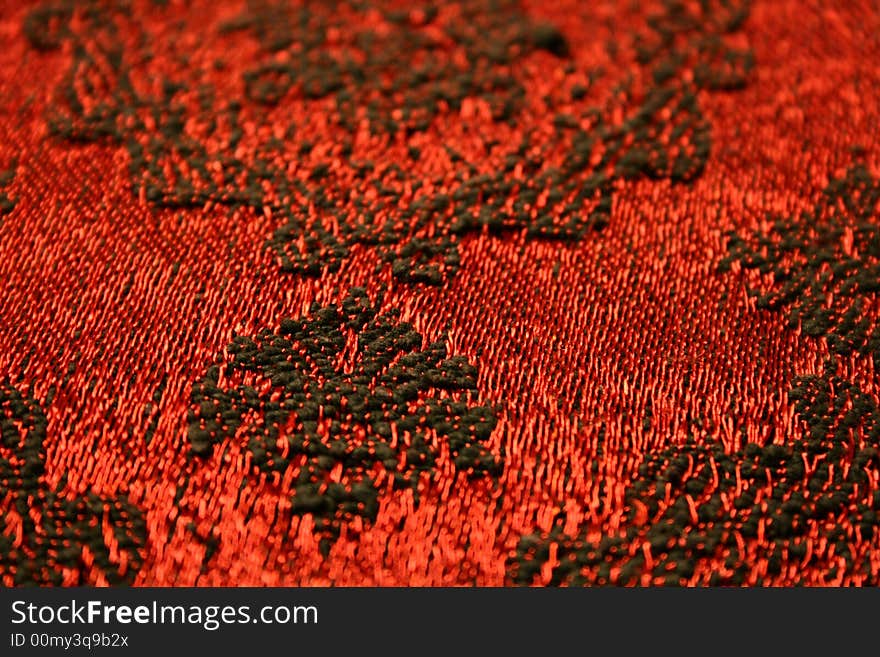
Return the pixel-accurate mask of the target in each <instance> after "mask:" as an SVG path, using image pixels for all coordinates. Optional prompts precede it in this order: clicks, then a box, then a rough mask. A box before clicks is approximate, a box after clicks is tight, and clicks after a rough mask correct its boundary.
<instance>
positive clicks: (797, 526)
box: [510, 364, 880, 586]
mask: <svg viewBox="0 0 880 657" xmlns="http://www.w3.org/2000/svg"><path fill="white" fill-rule="evenodd" d="M789 394H790V399H791V401H792V402H793V403H794V405H795V409H796V411H797V413H798V415H799V417H800V419H801V422H802V424H803V427H804V435H803V437H802V438H800V439H798V440H796V441H795V442H794V443H792V444H790V445H781V444H770V445H757V444H754V443H750V444H748V445H746V446H745V448H744V449H743V450H739V451H737V452H736V453H733V454H729V453H727V452H726V451H725V449H724V447H723V446H722V445H720V444H712V445H698V444H695V443H688V444H686V445H682V446H672V447H668V448H666V449H664V450H662V451H661V452H659V453H657V454H652V455H649V456H648V457H647V458H646V459H645V461H644V463H643V464H642V465H641V466H640V468H639V472H638V478H637V480H636V481H635V483H633V484H632V486H631V487H630V489H629V490H628V492H627V495H626V519H625V523H624V524H625V525H626V529H625V530H622V531H621V532H620V534H619V535H606V536H604V537H602V539H601V540H599V541H597V542H592V541H590V540H589V539H588V538H587V530H586V529H585V530H584V531H582V532H581V533H580V534H578V535H576V536H567V535H565V534H564V532H563V530H562V529H561V527H560V526H559V525H557V526H554V528H553V529H552V530H551V531H550V532H549V533H548V534H544V535H537V534H536V535H531V536H526V537H523V538H522V539H521V540H520V542H519V545H518V546H517V549H516V553H515V556H514V557H513V558H512V560H511V570H510V574H511V577H512V579H513V581H515V582H516V583H519V584H529V583H531V582H533V580H534V578H535V576H536V575H537V574H538V573H539V572H540V570H541V568H542V567H544V565H545V564H546V563H547V562H548V561H549V559H550V556H551V546H554V545H555V549H556V559H557V563H556V564H555V565H553V566H552V578H551V581H550V584H551V585H557V586H558V585H569V586H584V585H592V584H608V583H614V584H640V583H647V584H666V585H676V586H677V585H680V584H683V583H685V582H688V581H689V580H690V578H691V577H693V575H694V573H695V566H696V565H697V564H698V563H700V562H701V561H702V562H704V563H712V564H713V565H714V566H715V568H714V571H713V572H712V574H711V576H710V577H709V578H708V580H707V581H703V582H701V583H702V584H710V585H742V584H744V583H747V577H748V575H749V573H750V570H751V569H752V567H753V564H754V563H755V562H756V561H757V560H758V559H759V558H763V559H766V563H767V569H766V574H765V575H763V576H760V577H758V578H757V582H756V583H757V585H761V584H763V583H765V582H766V581H769V579H771V578H772V577H773V576H775V575H779V574H780V572H781V571H782V568H783V565H784V564H790V563H797V564H799V565H800V566H801V567H803V568H809V569H810V570H815V569H817V568H821V569H824V571H825V574H826V577H827V581H828V582H832V581H833V580H834V578H835V577H837V576H838V575H839V570H840V569H844V570H845V571H846V572H847V573H859V574H861V575H863V576H864V578H865V582H866V583H868V584H874V585H876V584H878V582H880V580H878V574H877V573H874V574H873V575H872V573H871V566H870V564H869V563H868V559H867V558H866V556H865V555H864V554H856V553H854V551H853V547H852V543H851V542H850V539H852V538H854V535H853V532H855V533H858V534H859V537H860V538H861V539H864V540H866V541H867V540H869V539H870V538H871V537H872V536H873V535H874V532H875V531H876V527H877V521H878V513H880V491H877V490H873V491H872V486H871V484H870V481H871V477H870V476H869V474H871V475H872V476H873V477H876V476H877V472H878V469H880V456H878V454H880V452H878V449H880V409H878V406H877V403H876V401H875V400H874V398H873V397H872V396H870V395H868V394H865V393H864V392H863V391H862V390H861V389H860V388H859V387H858V386H857V385H854V384H851V383H848V382H846V381H844V380H841V379H840V378H839V377H837V376H836V375H835V374H834V373H833V365H831V364H829V366H828V369H827V370H826V372H825V373H824V374H823V375H822V376H809V377H802V378H799V379H797V380H796V381H795V387H794V388H793V389H792V390H791V392H790V393H789ZM761 535H762V536H763V537H764V539H765V540H764V542H763V545H764V546H765V547H760V548H758V549H759V550H761V552H760V553H758V554H749V553H747V552H745V551H744V549H745V543H744V540H745V539H751V538H755V537H758V536H761ZM808 537H812V538H813V541H812V542H813V544H814V545H816V546H820V545H822V544H823V540H824V542H825V547H824V548H818V547H817V548H816V549H815V550H812V549H810V548H808V542H807V540H806V539H807V538H808ZM768 541H769V542H770V545H772V547H770V548H767V547H766V545H767V542H768ZM801 572H802V571H800V570H799V569H794V571H791V572H789V573H788V576H789V579H786V583H787V584H791V585H797V584H798V583H801ZM645 575H646V576H647V582H645V581H644V580H643V579H642V577H643V576H645Z"/></svg>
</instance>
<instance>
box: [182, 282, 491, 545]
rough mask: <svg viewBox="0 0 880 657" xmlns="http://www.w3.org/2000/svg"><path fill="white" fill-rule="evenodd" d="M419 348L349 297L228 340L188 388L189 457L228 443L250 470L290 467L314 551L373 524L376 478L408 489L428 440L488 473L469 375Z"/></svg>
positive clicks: (459, 364)
mask: <svg viewBox="0 0 880 657" xmlns="http://www.w3.org/2000/svg"><path fill="white" fill-rule="evenodd" d="M422 342H423V341H422V336H421V335H419V333H417V332H416V331H415V330H413V328H412V326H411V325H409V324H407V323H404V322H399V321H397V314H396V313H394V312H388V313H383V314H380V313H379V312H378V310H377V309H376V308H375V307H374V306H373V305H372V304H371V303H370V301H369V300H368V298H367V297H366V294H365V293H364V292H363V290H359V289H355V290H353V291H352V293H351V294H350V295H349V296H348V297H346V298H345V300H344V301H342V303H341V304H339V305H328V306H324V307H320V306H317V305H316V306H313V308H312V309H311V313H310V315H309V317H306V318H301V319H297V320H291V319H286V320H283V321H282V322H281V327H280V329H279V330H278V331H277V332H273V331H270V330H263V331H261V332H260V333H258V334H257V335H256V336H254V337H252V338H251V337H238V338H236V339H235V341H234V342H233V343H231V344H230V345H229V346H228V347H227V348H226V355H225V357H224V358H221V359H220V361H219V362H218V363H217V364H215V365H213V366H212V367H211V368H210V369H209V370H208V372H207V374H206V375H205V377H204V378H202V379H201V380H200V381H198V382H197V383H196V384H194V385H193V388H192V397H191V399H192V409H191V411H190V414H189V417H188V422H189V430H188V440H189V443H190V446H191V448H192V451H193V452H194V453H196V454H200V455H206V454H210V453H211V452H212V450H213V447H214V445H216V444H217V443H220V442H222V441H223V440H225V439H228V438H235V439H238V440H242V441H243V442H245V443H246V444H247V448H248V450H249V452H250V455H251V458H252V463H253V466H254V467H255V468H256V469H257V470H259V471H262V472H268V473H271V472H279V473H282V474H283V473H285V472H288V471H290V470H292V471H293V481H294V484H295V490H294V493H293V498H292V499H293V512H294V513H296V514H311V515H312V516H313V518H314V519H315V521H316V528H317V530H318V531H319V533H320V534H321V536H322V548H323V549H324V550H325V551H326V550H327V549H329V545H330V541H331V540H332V539H333V538H335V536H336V535H338V531H339V525H340V523H341V522H345V521H347V520H349V519H351V518H353V517H355V516H360V517H362V518H364V519H366V520H372V519H374V518H375V516H376V514H377V512H378V510H379V497H380V494H381V492H382V490H385V489H387V487H388V485H385V484H381V483H380V481H381V480H385V481H386V482H388V484H389V485H390V486H391V487H396V488H399V487H411V488H413V490H415V487H416V485H417V483H418V481H419V476H420V475H421V474H422V473H431V472H432V471H433V469H434V467H435V463H436V461H437V459H438V456H439V455H440V451H441V450H442V449H443V446H441V444H440V441H443V442H444V443H445V446H446V448H448V450H449V453H450V455H451V457H452V460H453V462H454V464H455V467H456V469H457V470H459V471H461V472H466V473H468V475H470V476H473V477H479V476H484V475H490V476H497V475H498V474H500V471H501V468H502V461H501V459H499V458H497V457H495V456H494V455H493V454H492V453H491V452H490V451H489V449H488V448H487V446H486V441H487V440H488V439H489V437H490V435H491V433H492V430H493V428H494V427H495V423H496V418H495V414H494V412H493V410H492V409H491V408H489V407H487V406H480V405H476V403H475V398H476V375H477V372H476V370H475V368H474V367H473V366H471V365H470V364H468V362H467V361H466V360H465V359H464V358H461V357H448V356H447V353H446V348H445V346H444V345H443V343H433V344H429V345H427V346H423V344H422Z"/></svg>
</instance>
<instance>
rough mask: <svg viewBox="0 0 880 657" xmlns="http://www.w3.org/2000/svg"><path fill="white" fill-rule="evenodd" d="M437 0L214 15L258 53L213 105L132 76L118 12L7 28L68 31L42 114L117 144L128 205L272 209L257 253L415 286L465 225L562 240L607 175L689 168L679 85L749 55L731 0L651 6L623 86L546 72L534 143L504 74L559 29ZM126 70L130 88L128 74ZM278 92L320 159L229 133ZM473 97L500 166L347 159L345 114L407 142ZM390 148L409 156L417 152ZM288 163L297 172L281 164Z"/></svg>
mask: <svg viewBox="0 0 880 657" xmlns="http://www.w3.org/2000/svg"><path fill="white" fill-rule="evenodd" d="M455 6H456V9H457V10H456V11H455V12H440V11H438V9H439V5H438V6H435V5H432V4H425V5H424V6H423V7H421V8H420V9H416V10H413V11H409V12H401V11H399V10H396V9H394V8H393V7H391V6H387V7H386V6H385V3H383V2H381V1H377V2H374V3H360V2H354V1H353V2H350V3H338V4H332V5H328V4H326V3H321V2H306V3H302V4H299V5H297V6H296V7H288V6H286V5H284V4H281V3H276V2H269V1H266V0H255V1H253V2H250V3H249V4H248V8H247V11H246V12H245V13H244V14H242V15H241V16H239V17H237V18H235V19H233V20H230V21H227V22H225V23H223V24H222V25H221V26H220V31H221V32H222V33H225V34H227V35H233V34H237V33H247V34H250V35H253V37H254V38H256V40H257V41H258V42H259V44H260V46H261V48H262V51H263V56H264V59H262V60H260V62H259V63H258V64H257V65H256V66H255V67H253V68H252V69H250V70H248V71H246V72H244V74H243V80H242V82H243V84H242V94H241V96H240V97H229V96H228V91H225V92H224V95H223V97H222V98H221V97H220V95H219V94H218V91H217V89H216V88H215V87H214V86H213V85H212V84H211V83H210V82H208V81H207V77H209V76H208V74H207V73H206V72H205V71H198V70H195V71H187V72H181V74H180V77H179V79H169V77H167V75H168V74H167V72H163V73H161V74H159V73H151V72H150V69H149V62H151V61H152V59H153V54H154V53H153V52H152V50H148V49H147V46H146V44H147V43H149V42H150V39H149V38H148V36H147V35H144V36H143V38H142V39H141V42H142V49H141V50H138V49H137V48H136V47H135V44H134V42H132V40H131V39H129V40H127V41H126V42H125V44H124V45H123V40H122V38H121V36H120V25H121V24H123V23H130V22H132V21H135V19H136V17H135V16H133V15H132V12H130V11H128V12H127V11H116V12H113V11H109V10H107V9H106V8H105V7H104V6H103V5H100V4H99V3H97V2H87V3H85V4H84V5H82V7H79V6H74V4H73V3H71V2H67V3H64V2H62V3H61V4H60V5H53V6H52V8H51V9H46V8H43V9H38V10H35V11H34V12H32V13H31V14H30V15H29V16H28V18H27V20H26V21H25V33H26V34H27V35H28V37H29V38H30V40H31V42H32V43H33V44H34V46H35V47H36V48H38V49H42V50H45V49H51V48H55V47H57V46H58V45H59V44H60V43H61V42H62V41H63V40H64V39H70V40H72V41H73V42H74V45H75V48H74V63H73V66H72V68H71V69H70V71H69V73H68V75H67V77H66V78H65V80H64V82H63V83H62V84H61V85H60V87H59V89H58V93H57V97H56V102H55V106H54V110H53V112H52V114H51V115H50V117H49V122H50V126H51V128H52V129H53V131H54V132H55V133H56V134H57V135H58V136H60V137H64V138H68V139H73V140H94V139H111V140H114V141H116V142H119V143H121V144H124V145H125V146H126V148H127V150H128V154H129V157H130V162H131V174H132V187H133V191H134V193H136V194H138V195H140V196H142V197H143V198H144V199H145V200H147V201H150V202H152V203H155V204H156V205H159V206H168V207H203V206H205V205H206V204H209V203H210V204H213V205H219V206H228V207H249V208H253V209H254V210H257V211H260V212H266V211H269V212H271V213H272V216H273V217H277V218H278V220H279V222H280V227H279V228H278V229H277V230H276V231H275V232H274V234H273V235H272V236H271V237H270V238H269V240H268V244H267V245H268V248H270V249H271V250H272V251H273V252H274V253H275V254H276V256H277V258H278V261H279V264H280V266H281V267H282V268H283V269H284V270H285V271H291V272H296V273H299V274H306V275H316V274H318V273H320V272H321V271H324V270H325V269H329V270H334V269H336V268H338V267H339V266H340V263H341V261H342V260H343V259H344V258H345V257H346V255H347V254H348V253H349V251H350V250H351V248H352V247H354V246H356V245H367V246H369V247H371V248H374V249H375V250H376V251H377V252H378V254H379V255H380V257H381V259H382V261H383V262H385V263H388V264H389V265H390V267H391V269H392V271H393V273H394V275H395V276H396V277H397V278H399V279H400V280H403V281H406V282H410V283H428V284H439V283H442V282H443V281H444V280H446V278H447V277H448V276H450V275H452V274H454V273H455V271H456V270H457V269H458V267H459V266H460V256H459V248H458V244H459V242H460V240H461V239H462V238H463V237H464V236H466V235H470V234H474V233H478V232H481V231H484V230H485V231H489V232H490V233H500V232H505V231H525V232H526V233H527V234H528V235H529V236H530V237H533V238H536V239H553V240H576V239H580V238H582V237H584V236H585V235H586V234H587V233H588V232H589V231H592V230H598V229H601V228H603V227H604V226H605V225H606V224H607V223H608V221H609V219H610V214H611V209H612V204H613V192H614V190H615V189H616V187H617V186H619V184H620V183H621V182H622V181H624V180H628V179H633V178H638V177H643V176H647V177H650V178H658V179H659V178H663V179H670V180H672V181H673V182H686V181H690V180H693V179H694V178H695V177H697V176H699V175H700V173H701V172H702V170H703V168H704V166H705V164H706V161H707V158H708V155H709V150H710V134H709V133H710V130H709V125H708V123H707V121H706V119H705V117H704V116H703V113H702V111H701V109H700V106H699V102H698V98H697V94H698V92H699V91H700V90H729V89H736V88H738V87H740V86H742V85H743V84H744V83H745V81H746V79H747V76H748V72H749V70H750V68H751V66H752V57H751V54H750V53H749V52H748V51H740V50H737V49H736V48H734V47H732V46H731V45H730V44H729V43H728V40H727V37H728V36H729V35H730V34H732V33H734V32H736V31H737V30H739V29H740V27H741V25H742V23H743V21H744V19H745V17H746V15H747V13H748V3H747V2H743V1H733V0H703V1H702V2H699V3H682V2H679V1H676V0H666V1H665V2H664V5H663V6H664V10H663V12H662V13H661V14H660V15H658V16H653V17H650V18H649V20H648V22H647V23H648V26H647V30H646V32H647V34H646V35H645V36H644V37H643V38H642V40H641V41H640V42H639V45H638V53H637V54H638V63H639V64H638V65H639V66H640V67H641V69H640V71H638V72H637V73H638V76H636V77H638V78H639V79H641V80H647V82H644V81H642V82H638V83H636V82H633V80H632V78H630V79H627V80H624V81H622V82H621V83H620V85H618V87H617V90H616V92H615V95H614V97H613V98H610V99H604V100H602V101H601V102H599V103H598V104H597V103H596V102H595V99H591V98H590V94H589V89H587V88H584V87H583V86H582V85H575V84H573V83H568V82H565V83H564V84H561V85H560V89H559V91H556V92H553V93H551V94H550V95H549V96H548V97H547V98H546V99H544V101H543V102H544V103H545V104H546V106H547V107H546V112H544V113H543V115H545V116H553V117H555V118H554V126H555V136H554V137H553V138H551V139H548V138H546V137H542V138H541V139H537V138H536V137H534V136H533V134H532V133H533V132H534V131H535V130H534V128H535V127H536V126H533V125H531V124H529V123H527V122H525V121H526V120H525V119H524V118H523V113H522V108H523V105H524V103H525V100H526V92H525V89H524V86H523V83H522V81H521V80H520V79H519V78H518V77H517V76H518V74H517V73H516V70H517V66H518V65H519V64H520V63H521V62H522V61H523V60H524V59H525V58H526V57H528V56H530V55H531V54H533V53H536V52H538V51H544V52H547V53H550V54H551V55H552V56H554V57H558V58H562V59H565V58H568V57H569V55H570V49H569V45H568V42H567V39H566V37H565V35H563V34H562V33H561V32H560V31H559V30H558V29H557V28H556V27H554V26H552V25H549V24H545V23H536V22H534V21H533V20H532V19H530V18H529V17H528V15H527V14H526V13H525V12H524V11H522V10H521V8H520V7H519V3H518V2H515V1H513V0H462V1H461V2H458V3H456V5H455ZM77 12H80V13H81V14H82V16H81V17H80V21H79V23H80V24H81V25H83V26H85V28H86V29H83V30H80V31H79V32H78V31H77V30H75V29H73V28H72V27H71V25H72V23H73V22H72V20H71V17H72V16H74V15H75V14H76V13H77ZM375 12H379V13H380V15H381V19H382V24H383V25H385V26H387V30H385V31H384V32H383V36H382V38H381V39H379V37H378V36H377V35H376V34H375V32H374V31H372V30H371V29H368V28H367V27H360V26H361V25H366V24H367V22H368V21H366V20H364V18H365V16H367V14H368V13H371V15H372V14H374V13H375ZM452 52H455V53H457V54H458V56H456V57H451V56H450V54H449V53H452ZM401 62H413V65H401ZM566 70H567V71H569V75H570V76H571V77H572V79H574V76H575V74H578V72H577V71H576V69H575V68H574V66H573V65H571V66H569V67H568V68H567V69H566ZM145 75H146V76H148V79H149V84H141V85H137V84H135V82H134V79H135V76H139V77H143V76H145ZM591 75H592V73H591ZM144 88H152V89H161V91H157V92H154V93H152V94H147V93H146V92H145V91H143V89H144ZM291 98H301V99H305V100H307V101H308V102H312V103H315V104H316V105H315V106H316V107H320V108H321V109H319V110H316V111H320V112H322V113H323V115H324V116H325V118H326V119H327V121H329V123H330V126H331V128H330V129H331V130H332V134H333V135H335V136H334V137H333V148H332V149H331V151H330V152H329V153H327V154H321V153H316V152H314V148H313V147H314V144H312V143H311V142H310V141H308V139H303V138H300V137H298V136H297V134H298V128H297V125H296V123H295V121H290V123H289V124H288V125H286V126H285V129H284V130H283V133H284V137H283V138H279V137H272V138H270V139H264V140H263V141H260V142H259V143H253V141H252V140H248V138H247V136H246V131H245V130H244V125H245V123H246V122H247V123H249V124H255V123H256V124H258V125H263V126H266V127H272V128H273V129H272V130H271V132H273V133H277V130H275V129H274V128H275V127H277V126H278V121H279V119H278V113H277V112H275V113H274V114H273V113H272V112H273V108H276V107H277V106H282V105H283V104H284V103H285V102H286V101H288V100H290V99H291ZM329 99H332V100H333V110H332V111H328V110H327V109H326V107H327V104H326V101H327V100H329ZM474 99H478V100H480V101H482V102H484V103H485V104H486V106H487V107H488V108H489V112H490V114H491V117H492V120H493V121H495V122H497V123H502V122H504V123H508V124H511V125H513V126H517V127H519V128H521V129H520V130H519V132H520V133H522V137H521V139H520V140H519V141H518V142H517V143H512V144H509V145H499V144H495V145H494V146H493V148H496V149H497V148H502V147H503V148H504V149H505V154H504V155H505V157H504V158H503V159H504V161H505V164H504V165H503V166H502V167H501V168H500V169H497V170H494V171H489V172H481V171H480V170H479V169H478V168H477V167H476V166H474V165H472V164H469V163H466V162H464V159H463V157H462V156H461V155H460V154H458V153H456V152H455V151H454V149H453V148H452V147H448V149H447V150H448V155H449V157H450V159H451V161H452V164H453V169H452V171H451V172H450V175H449V176H448V177H447V178H442V179H438V180H434V181H428V180H426V179H425V178H424V176H422V175H417V176H413V175H412V174H410V173H409V168H410V167H409V166H408V163H406V162H401V163H398V162H393V163H385V164H379V165H377V164H376V163H374V162H371V161H360V160H358V159H357V158H356V157H355V156H354V155H353V147H352V143H353V138H354V134H355V131H356V130H357V129H358V126H360V125H362V124H364V122H365V123H366V125H367V126H368V129H369V131H370V132H371V133H372V134H374V135H379V136H381V135H401V136H403V137H405V138H408V137H410V136H412V135H414V134H418V133H420V132H424V131H427V130H428V129H429V128H430V126H431V124H432V121H434V120H435V119H436V118H437V116H438V113H439V112H441V108H445V109H442V111H459V110H460V109H461V108H462V106H463V103H464V102H465V101H466V100H474ZM572 101H576V102H575V104H574V105H572ZM571 107H574V108H575V109H574V113H572V111H571ZM560 108H566V109H560ZM618 115H620V116H623V117H624V119H623V122H622V123H620V121H618V120H617V119H615V118H614V117H616V116H618ZM328 134H329V133H328ZM245 141H247V142H248V143H247V147H246V148H244V147H243V146H244V143H245ZM408 152H409V154H410V158H411V160H412V161H413V162H415V161H417V160H418V159H419V156H420V151H419V148H417V147H410V148H409V151H408ZM559 153H562V155H559ZM303 162H307V163H308V166H307V169H308V171H307V172H306V173H305V174H303V173H302V169H303V166H302V163H303ZM294 163H296V164H297V165H298V169H299V171H300V173H297V174H296V175H291V173H290V170H291V166H292V165H293V164H294ZM428 183H430V184H428ZM437 187H442V188H443V189H444V191H442V192H438V191H436V188H437Z"/></svg>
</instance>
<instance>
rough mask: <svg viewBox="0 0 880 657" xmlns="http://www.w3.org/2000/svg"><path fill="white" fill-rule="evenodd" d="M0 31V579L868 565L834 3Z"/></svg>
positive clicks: (872, 223)
mask: <svg viewBox="0 0 880 657" xmlns="http://www.w3.org/2000/svg"><path fill="white" fill-rule="evenodd" d="M0 30H2V32H3V34H4V38H6V40H7V41H8V44H9V45H8V47H5V48H4V50H3V52H0V98H2V103H0V255H2V258H0V293H2V296H0V438H2V444H0V505H2V510H3V514H2V516H0V581H2V583H3V584H4V585H32V584H42V585H47V584H48V585H74V584H101V585H103V584H109V585H119V584H135V585H192V584H198V585H212V584H213V585H217V584H257V585H260V584H266V585H300V584H313V585H314V584H317V585H323V584H331V583H332V584H342V585H365V584H366V585H368V584H378V585H387V584H396V585H401V584H415V585H460V584H478V585H507V584H537V585H591V584H599V585H603V584H611V585H623V584H625V585H633V584H640V585H701V584H711V585H716V584H718V585H730V584H733V585H793V584H811V585H815V584H824V585H829V584H830V585H840V584H854V585H869V584H876V583H877V582H878V578H880V532H878V531H877V524H878V523H877V513H878V511H880V478H878V477H880V456H878V450H880V417H878V403H880V390H878V388H877V378H876V375H875V369H876V367H877V364H878V360H877V353H878V349H880V333H878V329H877V317H878V310H880V308H878V306H880V304H878V300H877V293H878V291H880V285H878V283H877V275H878V273H880V240H878V232H877V231H878V225H880V151H878V137H877V130H876V126H877V125H880V116H878V113H880V109H878V108H880V103H878V100H880V69H878V68H877V67H876V64H874V63H873V62H875V61H876V56H877V55H878V54H880V52H878V51H880V43H878V41H877V39H876V34H878V33H880V13H878V12H877V10H876V8H872V5H871V3H869V2H851V3H845V4H844V3H834V4H829V3H822V2H819V1H818V0H798V1H795V0H773V1H771V0H752V1H747V0H645V1H644V2H634V3H622V2H616V1H614V2H612V1H611V0H607V1H603V0H600V1H598V2H590V3H584V2H574V1H571V2H569V1H568V0H565V1H561V2H552V3H549V2H544V3H542V2H537V1H534V0H521V1H515V0H457V1H455V2H443V3H440V2H438V3H430V2H398V1H396V0H350V1H348V2H338V3H326V2H313V1H310V0H300V1H290V2H281V1H276V0H234V1H230V2H225V1H224V2H201V1H200V0H199V1H196V2H181V1H179V0H126V1H123V2H109V1H107V2H104V1H101V0H43V1H41V2H12V1H9V0H7V1H6V2H3V3H0Z"/></svg>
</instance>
